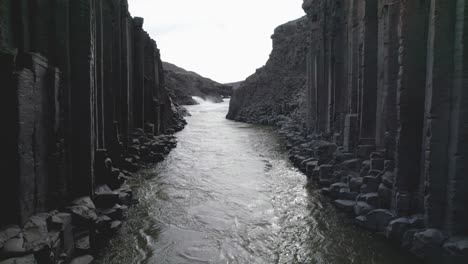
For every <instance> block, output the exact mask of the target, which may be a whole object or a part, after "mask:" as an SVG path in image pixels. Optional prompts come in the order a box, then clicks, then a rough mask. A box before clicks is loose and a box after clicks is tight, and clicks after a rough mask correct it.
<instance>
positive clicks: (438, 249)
mask: <svg viewBox="0 0 468 264" xmlns="http://www.w3.org/2000/svg"><path fill="white" fill-rule="evenodd" d="M446 239H447V237H446V236H445V235H444V234H443V233H442V232H441V231H440V230H438V229H433V228H429V229H426V230H424V231H421V232H418V233H415V234H414V237H413V243H412V246H411V249H410V250H411V252H413V253H414V254H415V255H416V256H418V257H420V258H424V259H427V260H428V259H430V260H431V261H435V260H440V259H441V258H442V244H443V243H444V242H445V240H446ZM434 263H440V262H437V261H435V262H434Z"/></svg>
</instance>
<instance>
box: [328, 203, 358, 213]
mask: <svg viewBox="0 0 468 264" xmlns="http://www.w3.org/2000/svg"><path fill="white" fill-rule="evenodd" d="M333 204H334V205H335V206H336V207H337V208H338V209H340V210H343V211H345V212H346V213H348V214H349V213H354V206H355V205H356V202H355V201H351V200H335V201H334V203H333Z"/></svg>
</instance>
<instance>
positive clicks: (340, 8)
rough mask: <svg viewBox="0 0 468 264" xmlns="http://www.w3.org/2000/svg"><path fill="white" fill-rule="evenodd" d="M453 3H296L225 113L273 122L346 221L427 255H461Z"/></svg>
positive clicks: (464, 217)
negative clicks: (300, 14) (298, 14)
mask: <svg viewBox="0 0 468 264" xmlns="http://www.w3.org/2000/svg"><path fill="white" fill-rule="evenodd" d="M464 5H465V1H453V2H450V3H449V2H447V1H443V0H435V1H387V0H372V1H360V0H358V1H327V0H305V1H304V4H303V8H304V10H305V11H306V13H307V17H306V18H302V19H300V20H296V21H292V22H289V23H287V24H285V25H282V26H280V27H278V29H276V30H275V34H274V35H273V51H272V53H271V56H270V59H269V61H268V62H267V64H266V65H265V67H263V68H261V69H259V70H257V72H256V73H255V74H254V75H252V76H251V77H249V78H248V79H247V80H246V82H245V83H244V84H243V85H242V86H241V87H240V88H239V89H237V90H236V91H235V92H234V95H233V98H232V99H231V104H230V109H229V113H228V115H227V118H229V119H232V120H236V121H241V122H249V123H255V124H264V125H273V126H276V127H277V128H278V131H279V133H280V134H281V135H283V136H284V137H285V139H286V141H287V148H288V149H289V153H290V154H289V155H290V159H291V161H292V162H293V163H294V165H295V166H296V167H298V168H299V169H300V170H301V171H302V172H304V174H306V175H307V177H308V179H309V182H310V184H311V186H313V187H312V188H321V190H322V193H323V194H324V195H326V196H328V197H330V198H331V200H332V201H333V203H334V204H335V205H336V207H337V208H338V209H340V210H342V211H344V212H345V213H346V215H348V216H349V217H350V218H351V219H353V221H354V223H356V225H357V226H360V227H363V228H366V229H368V230H370V231H372V232H376V233H379V234H382V235H384V236H386V237H387V238H388V239H390V240H392V241H394V242H395V243H396V244H397V245H400V246H402V247H403V248H406V249H408V250H409V251H411V252H412V253H414V254H415V255H416V256H418V257H419V258H421V259H422V260H424V262H426V263H468V209H467V207H466V206H465V205H466V204H467V203H468V194H467V192H466V190H465V189H466V188H465V187H466V186H467V185H468V177H467V174H466V170H467V165H468V163H467V162H466V158H467V157H468V155H467V152H466V151H465V150H464V149H467V147H468V145H467V142H468V140H467V138H468V137H467V134H466V131H468V130H467V129H468V127H467V124H468V122H467V120H468V119H467V116H466V115H465V114H464V113H466V108H467V106H468V93H467V92H466V91H467V90H466V89H465V88H464V87H465V86H466V81H465V80H466V78H465V77H466V76H465V75H466V73H464V72H462V71H461V70H460V69H462V68H464V66H465V65H466V63H465V62H467V58H466V56H464V54H465V53H464V52H462V50H463V49H462V48H461V46H463V45H464V42H465V38H464V37H465V35H466V34H465V33H464V32H462V31H460V30H459V29H460V28H463V27H464V26H466V24H467V19H465V18H466V15H465V13H463V12H460V9H459V8H460V7H461V6H464ZM304 62H305V63H304ZM464 188H465V189H464Z"/></svg>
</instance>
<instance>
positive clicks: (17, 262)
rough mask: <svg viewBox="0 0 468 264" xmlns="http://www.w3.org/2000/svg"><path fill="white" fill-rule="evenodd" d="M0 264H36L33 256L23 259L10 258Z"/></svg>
mask: <svg viewBox="0 0 468 264" xmlns="http://www.w3.org/2000/svg"><path fill="white" fill-rule="evenodd" d="M0 264H37V261H36V259H35V258H34V255H32V254H31V255H27V256H24V257H18V258H10V259H7V260H4V261H0Z"/></svg>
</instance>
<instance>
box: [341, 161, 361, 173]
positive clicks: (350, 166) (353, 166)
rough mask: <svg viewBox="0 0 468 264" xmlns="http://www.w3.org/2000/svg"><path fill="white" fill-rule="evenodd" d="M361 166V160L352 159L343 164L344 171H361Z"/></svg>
mask: <svg viewBox="0 0 468 264" xmlns="http://www.w3.org/2000/svg"><path fill="white" fill-rule="evenodd" d="M359 164H360V160H359V159H350V160H346V161H344V162H343V163H341V165H342V166H343V168H344V169H347V170H350V171H357V170H358V169H359Z"/></svg>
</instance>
